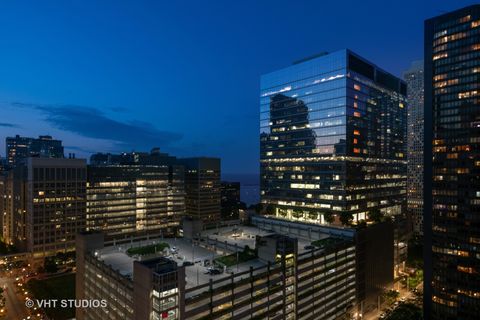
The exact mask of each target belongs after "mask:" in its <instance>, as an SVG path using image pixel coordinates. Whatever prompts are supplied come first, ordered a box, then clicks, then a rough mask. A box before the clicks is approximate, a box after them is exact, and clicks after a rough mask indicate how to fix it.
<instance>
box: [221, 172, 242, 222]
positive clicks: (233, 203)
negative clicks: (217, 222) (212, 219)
mask: <svg viewBox="0 0 480 320" xmlns="http://www.w3.org/2000/svg"><path fill="white" fill-rule="evenodd" d="M221 196H222V201H221V206H222V220H232V219H238V217H239V211H240V205H241V204H240V182H228V181H222V185H221Z"/></svg>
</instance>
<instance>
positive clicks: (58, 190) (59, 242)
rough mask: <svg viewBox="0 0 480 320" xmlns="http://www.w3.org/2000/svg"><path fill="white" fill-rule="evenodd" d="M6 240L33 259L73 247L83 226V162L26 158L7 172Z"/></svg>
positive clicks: (84, 164)
mask: <svg viewBox="0 0 480 320" xmlns="http://www.w3.org/2000/svg"><path fill="white" fill-rule="evenodd" d="M7 184H10V185H9V186H7V192H9V193H10V196H11V199H10V201H11V202H10V204H9V205H8V206H7V208H8V210H9V211H8V212H7V215H8V216H9V219H7V221H8V224H9V225H8V226H6V228H7V231H6V241H7V242H8V243H12V244H14V245H15V246H16V247H17V248H19V249H20V250H22V251H26V252H29V253H31V254H32V255H33V257H34V258H42V257H46V256H50V255H54V254H55V253H57V252H66V251H69V250H74V248H75V235H76V234H77V233H78V232H81V231H83V230H84V229H85V186H86V161H85V160H84V159H54V158H26V159H24V160H23V161H22V163H17V165H16V167H15V168H14V169H13V170H11V171H10V172H9V178H8V182H7Z"/></svg>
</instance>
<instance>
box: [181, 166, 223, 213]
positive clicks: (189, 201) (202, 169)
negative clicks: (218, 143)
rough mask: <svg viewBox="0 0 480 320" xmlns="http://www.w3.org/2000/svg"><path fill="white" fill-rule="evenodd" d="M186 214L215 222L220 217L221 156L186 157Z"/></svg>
mask: <svg viewBox="0 0 480 320" xmlns="http://www.w3.org/2000/svg"><path fill="white" fill-rule="evenodd" d="M178 163H179V164H181V165H183V166H184V167H185V193H186V198H185V202H186V214H187V215H188V216H190V217H194V218H199V219H202V220H203V221H204V222H214V221H217V220H219V219H220V212H221V183H220V159H219V158H206V157H200V158H184V159H179V160H178Z"/></svg>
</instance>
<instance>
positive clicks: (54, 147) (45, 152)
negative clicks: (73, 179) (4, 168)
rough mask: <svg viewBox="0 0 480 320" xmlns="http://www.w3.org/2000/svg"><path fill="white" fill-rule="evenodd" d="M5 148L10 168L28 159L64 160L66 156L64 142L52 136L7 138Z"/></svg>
mask: <svg viewBox="0 0 480 320" xmlns="http://www.w3.org/2000/svg"><path fill="white" fill-rule="evenodd" d="M5 148H6V157H7V163H8V165H9V166H15V165H16V164H17V163H18V161H19V160H21V159H24V158H28V157H42V158H63V156H64V155H63V146H62V141H60V140H54V139H53V138H52V137H51V136H39V137H38V138H29V137H21V136H19V135H16V136H15V137H7V138H6V139H5Z"/></svg>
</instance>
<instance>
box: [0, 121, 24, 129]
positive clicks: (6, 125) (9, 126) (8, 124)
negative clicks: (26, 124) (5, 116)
mask: <svg viewBox="0 0 480 320" xmlns="http://www.w3.org/2000/svg"><path fill="white" fill-rule="evenodd" d="M0 127H6V128H20V126H19V125H17V124H14V123H6V122H0Z"/></svg>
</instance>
